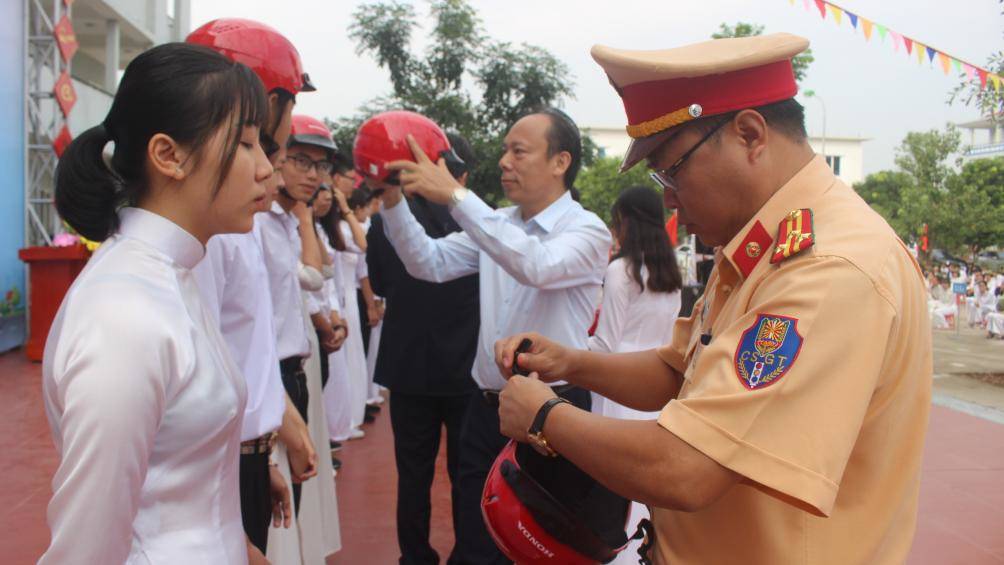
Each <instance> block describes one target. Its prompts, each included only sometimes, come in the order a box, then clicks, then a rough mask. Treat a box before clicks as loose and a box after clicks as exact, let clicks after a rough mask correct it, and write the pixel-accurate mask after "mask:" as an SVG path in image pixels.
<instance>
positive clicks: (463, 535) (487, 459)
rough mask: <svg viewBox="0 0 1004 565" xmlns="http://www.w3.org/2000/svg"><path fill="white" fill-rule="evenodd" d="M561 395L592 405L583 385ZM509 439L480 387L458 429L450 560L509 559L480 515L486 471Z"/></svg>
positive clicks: (481, 564) (487, 562) (479, 564)
mask: <svg viewBox="0 0 1004 565" xmlns="http://www.w3.org/2000/svg"><path fill="white" fill-rule="evenodd" d="M560 395H561V396H562V397H563V398H565V399H567V400H568V401H569V402H571V403H572V404H574V405H576V406H578V407H579V408H582V409H583V410H589V409H590V407H591V406H592V397H590V395H589V391H587V390H585V389H581V388H572V389H569V390H566V391H563V392H561V393H560ZM508 442H509V439H508V438H507V437H505V436H503V435H502V433H501V432H500V431H499V414H498V407H497V406H493V405H491V404H489V403H488V402H487V401H485V399H484V397H483V396H482V394H481V392H480V391H478V392H476V393H474V396H473V397H472V398H471V401H470V403H469V404H468V406H467V415H466V417H465V418H464V425H463V427H462V428H461V431H460V469H459V472H460V508H459V513H458V514H455V515H454V516H459V517H460V519H459V521H458V520H457V519H456V518H454V523H456V524H457V525H458V531H457V547H456V548H455V549H454V556H455V558H456V559H455V560H454V561H453V563H456V564H458V565H460V564H463V565H491V564H508V563H511V561H509V559H508V558H506V556H505V555H503V554H502V552H501V551H499V549H498V547H497V546H496V545H495V542H494V541H493V540H492V538H491V535H489V533H488V529H487V528H486V527H485V523H484V519H483V518H482V517H481V494H482V491H483V490H484V486H485V480H486V479H487V478H488V471H490V470H491V466H492V464H493V463H494V462H495V458H496V457H498V454H499V452H501V451H502V448H503V447H505V445H506V443H508Z"/></svg>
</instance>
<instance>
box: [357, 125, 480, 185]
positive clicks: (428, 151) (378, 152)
mask: <svg viewBox="0 0 1004 565" xmlns="http://www.w3.org/2000/svg"><path fill="white" fill-rule="evenodd" d="M408 134H411V136H412V137H414V138H415V141H416V142H418V146H419V147H421V148H422V151H423V152H424V153H425V155H426V156H427V157H429V159H431V160H432V161H433V162H435V161H438V160H439V159H445V160H446V164H447V166H448V167H449V168H450V172H452V173H453V175H454V176H459V175H460V173H461V172H463V170H461V169H462V168H463V167H464V162H463V161H462V160H461V159H460V158H459V157H458V156H457V154H456V153H454V152H453V149H451V148H450V141H449V139H447V137H446V134H445V133H444V132H443V130H442V129H441V128H440V127H439V126H438V125H437V124H436V122H434V121H432V120H430V119H429V118H427V117H425V116H423V115H421V114H416V113H415V112H408V111H405V110H394V111H390V112H382V113H380V114H377V115H375V116H373V117H372V118H370V119H368V120H366V121H365V122H363V124H362V125H361V126H359V131H358V132H356V140H355V143H353V145H352V159H353V162H354V163H355V168H356V171H357V172H358V173H359V174H360V175H361V176H364V177H366V178H369V179H373V180H378V181H386V180H388V177H389V176H390V172H391V171H388V170H387V163H390V162H392V161H414V160H415V156H414V155H413V154H412V152H411V147H410V146H409V145H408ZM464 170H466V169H464ZM458 171H459V172H458Z"/></svg>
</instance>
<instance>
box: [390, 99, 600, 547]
mask: <svg viewBox="0 0 1004 565" xmlns="http://www.w3.org/2000/svg"><path fill="white" fill-rule="evenodd" d="M409 143H410V144H411V147H412V151H413V153H414V154H415V158H416V161H417V163H416V162H411V161H396V162H394V163H390V164H388V165H387V168H388V169H392V170H396V171H399V178H400V187H399V186H395V185H393V184H390V183H386V182H385V183H381V184H380V186H375V187H374V188H383V189H384V194H383V196H382V198H383V211H382V212H381V216H382V217H383V221H384V225H385V231H386V234H387V237H388V239H389V240H390V242H391V244H392V245H393V246H394V249H395V250H396V251H397V254H398V255H399V256H400V258H401V261H402V262H403V263H404V265H405V267H406V268H407V270H408V273H409V274H411V275H412V276H413V277H415V278H418V279H422V280H428V281H432V282H445V281H450V280H454V279H457V278H459V277H463V276H465V275H470V274H473V273H478V274H479V278H480V292H481V306H480V308H481V330H480V334H479V337H478V351H477V355H476V358H475V361H474V367H473V369H472V373H473V377H474V380H475V382H476V383H477V385H478V387H479V388H480V390H479V391H478V392H477V393H475V394H476V398H473V399H472V400H471V402H470V406H469V408H468V411H467V415H466V418H465V421H464V425H463V428H462V430H461V437H460V463H459V479H460V481H459V482H460V503H459V510H458V511H459V516H457V517H456V518H455V519H456V520H457V521H458V525H459V528H458V535H457V537H458V539H457V547H456V548H455V551H454V554H453V556H452V557H453V559H452V561H451V562H455V563H465V564H477V565H484V564H489V563H507V562H508V560H507V559H506V558H505V556H504V555H503V554H502V553H501V552H500V551H499V550H498V548H497V547H496V546H495V543H494V542H493V541H492V539H491V537H490V536H489V534H488V532H487V530H486V529H485V526H484V522H483V520H482V518H481V492H482V489H483V487H484V482H485V478H486V476H487V473H488V470H489V469H490V467H491V464H492V463H493V461H494V460H495V457H496V456H497V455H498V453H499V452H500V451H501V450H502V448H503V447H504V446H505V444H506V441H507V440H506V438H505V437H503V436H502V434H501V433H500V432H499V419H498V391H499V390H500V389H501V388H502V387H503V386H504V385H505V380H504V379H503V378H502V376H501V375H500V374H499V371H498V368H497V367H496V366H495V362H494V344H495V341H496V340H497V339H499V338H501V337H505V336H507V335H511V334H512V333H513V332H518V331H527V330H531V329H532V330H533V331H537V332H540V333H541V334H543V335H546V336H548V337H550V338H551V339H554V340H557V341H559V342H561V343H564V344H566V345H569V346H574V347H579V348H584V347H585V346H586V339H587V335H586V332H587V330H588V328H589V325H590V323H591V322H592V319H593V313H594V311H595V309H596V305H597V302H598V300H599V296H600V285H601V283H602V281H603V273H604V271H605V269H606V265H607V255H608V252H609V250H610V244H611V237H610V232H609V231H608V230H607V227H606V226H605V225H604V224H603V222H602V221H601V220H600V219H599V218H598V217H597V216H596V215H595V214H593V213H592V212H588V211H586V210H585V209H584V208H582V206H580V205H579V204H578V203H577V202H575V201H574V200H573V199H572V195H571V194H570V192H569V189H571V188H572V186H573V184H574V182H575V177H576V175H577V173H578V171H579V168H580V160H581V153H582V144H581V138H580V136H579V131H578V128H577V127H576V126H575V124H574V123H573V122H572V121H571V119H569V118H568V116H566V115H565V114H564V113H562V112H560V111H558V110H554V109H544V110H541V111H540V112H537V113H532V114H530V115H527V116H525V117H523V118H522V119H520V120H519V121H517V122H516V123H515V124H514V125H513V126H512V128H511V129H510V130H509V132H508V134H507V135H506V137H505V140H504V144H503V151H504V153H503V155H502V158H501V159H500V160H499V167H500V168H501V172H502V174H501V180H502V185H503V187H504V189H505V194H506V197H507V198H508V199H509V200H510V201H511V202H513V203H514V204H516V205H515V206H512V207H508V208H502V209H500V210H493V209H492V208H491V207H489V206H488V205H487V204H485V202H484V201H482V200H481V199H480V198H479V197H478V196H477V195H476V194H474V193H473V192H470V191H468V190H467V189H466V188H463V187H462V186H461V185H460V184H459V183H458V182H457V181H456V179H454V177H453V175H451V174H450V172H449V170H448V169H447V167H446V164H445V162H443V161H442V160H441V161H440V162H439V163H438V164H437V163H433V162H431V161H430V160H429V158H428V157H427V156H425V154H424V153H423V152H422V150H421V149H420V148H419V146H418V145H417V144H416V143H415V142H414V140H413V139H411V138H410V137H409ZM402 187H403V189H404V191H405V192H406V193H408V194H409V195H410V194H419V195H421V196H423V197H425V198H426V199H427V200H429V201H430V202H433V203H437V204H445V205H448V206H449V207H450V213H451V215H452V217H453V218H454V219H455V220H456V221H457V223H458V224H459V225H460V227H461V228H463V230H464V231H463V232H458V233H453V234H450V235H449V236H447V237H444V238H441V239H432V238H430V237H429V236H428V235H426V233H425V230H424V229H423V228H422V226H421V224H419V222H418V221H417V220H416V219H415V217H414V216H413V215H412V213H411V211H410V210H409V208H408V206H406V205H401V199H402V194H401V188H402ZM557 384H558V385H560V384H561V383H557ZM559 388H561V389H562V390H560V392H559V393H560V394H561V395H562V396H563V397H566V398H568V399H569V400H571V401H572V402H573V403H574V404H576V405H578V406H580V407H582V408H585V409H587V410H588V409H589V402H590V398H589V393H588V392H587V391H585V390H583V389H564V388H563V387H560V386H559Z"/></svg>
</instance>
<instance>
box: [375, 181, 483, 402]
mask: <svg viewBox="0 0 1004 565" xmlns="http://www.w3.org/2000/svg"><path fill="white" fill-rule="evenodd" d="M406 201H407V203H408V207H409V208H411V211H412V213H413V214H414V215H415V218H416V219H417V220H418V222H419V223H420V224H422V227H424V228H425V233H427V234H428V235H429V237H433V238H440V237H444V236H446V235H448V234H450V233H452V232H455V231H460V226H458V225H457V223H456V222H455V221H454V220H453V218H452V217H450V213H449V210H448V209H447V208H446V207H445V206H440V205H437V204H432V203H430V202H428V201H426V200H424V199H420V198H409V199H406ZM372 221H373V223H372V225H371V226H370V230H369V233H368V234H367V236H366V244H367V249H366V265H367V267H369V279H370V284H371V285H372V286H373V292H374V293H376V294H377V295H379V296H383V297H384V298H385V299H386V300H387V310H386V313H385V315H384V320H383V329H382V330H381V331H380V349H379V351H378V352H377V363H376V370H375V373H374V380H375V381H376V382H377V383H379V384H381V385H383V386H385V387H387V388H389V389H390V390H391V391H393V392H397V393H401V394H422V395H433V396H446V395H459V394H466V393H469V392H472V391H474V390H476V389H477V385H475V383H474V380H473V379H472V378H471V366H472V365H473V363H474V354H475V352H476V350H477V344H478V330H479V327H480V314H479V308H478V275H476V274H474V275H470V276H467V277H463V278H460V279H457V280H454V281H450V282H446V283H430V282H426V281H420V280H418V279H416V278H414V277H412V276H411V275H409V274H408V272H407V271H406V270H405V268H404V264H402V263H401V259H400V258H398V256H397V253H396V252H395V251H394V248H393V246H391V244H390V241H388V240H387V236H386V235H384V231H383V229H384V227H383V219H382V218H381V217H380V216H379V215H375V216H373V220H372Z"/></svg>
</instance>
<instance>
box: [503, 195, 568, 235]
mask: <svg viewBox="0 0 1004 565" xmlns="http://www.w3.org/2000/svg"><path fill="white" fill-rule="evenodd" d="M573 204H575V201H574V200H572V192H571V191H570V190H566V191H565V193H564V194H562V195H561V196H560V197H559V198H558V199H557V200H555V201H554V202H551V204H550V205H549V206H548V207H547V208H544V209H543V210H541V211H540V212H538V213H537V215H536V216H534V217H532V218H530V219H529V220H527V222H526V223H528V224H529V223H530V222H534V223H536V224H537V225H538V226H539V227H540V229H542V230H544V231H545V232H550V231H551V230H553V229H554V224H555V223H557V221H558V219H559V218H561V216H562V215H564V213H565V211H566V210H568V208H569V206H571V205H573ZM517 213H518V210H517Z"/></svg>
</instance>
